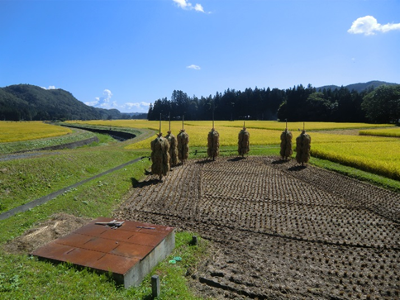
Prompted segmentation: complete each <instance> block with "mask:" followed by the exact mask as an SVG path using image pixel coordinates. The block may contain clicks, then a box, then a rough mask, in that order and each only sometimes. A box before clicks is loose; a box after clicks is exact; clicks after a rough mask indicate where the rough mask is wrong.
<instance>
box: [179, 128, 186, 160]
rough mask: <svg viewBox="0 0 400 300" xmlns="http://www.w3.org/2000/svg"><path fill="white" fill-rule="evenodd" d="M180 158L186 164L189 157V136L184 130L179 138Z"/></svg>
mask: <svg viewBox="0 0 400 300" xmlns="http://www.w3.org/2000/svg"><path fill="white" fill-rule="evenodd" d="M177 138H178V158H179V160H180V161H181V162H182V163H184V162H185V161H186V160H187V159H188V157H189V135H188V134H187V132H186V131H185V129H182V130H181V131H180V132H179V134H178V136H177Z"/></svg>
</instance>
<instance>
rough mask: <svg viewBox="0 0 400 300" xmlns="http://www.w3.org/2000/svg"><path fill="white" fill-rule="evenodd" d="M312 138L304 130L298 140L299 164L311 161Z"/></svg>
mask: <svg viewBox="0 0 400 300" xmlns="http://www.w3.org/2000/svg"><path fill="white" fill-rule="evenodd" d="M310 149H311V137H310V136H309V135H308V134H307V133H306V132H305V131H304V130H303V131H302V132H301V134H300V135H299V136H298V137H297V138H296V152H297V153H296V160H297V162H298V163H299V164H302V165H303V164H304V163H308V161H309V160H310Z"/></svg>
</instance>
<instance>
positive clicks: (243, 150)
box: [238, 127, 250, 157]
mask: <svg viewBox="0 0 400 300" xmlns="http://www.w3.org/2000/svg"><path fill="white" fill-rule="evenodd" d="M249 146H250V133H249V132H248V131H247V130H246V127H243V129H242V130H241V131H240V132H239V142H238V152H239V155H241V156H242V157H243V156H244V155H245V154H247V153H249V151H250V147H249Z"/></svg>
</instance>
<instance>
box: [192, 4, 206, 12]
mask: <svg viewBox="0 0 400 300" xmlns="http://www.w3.org/2000/svg"><path fill="white" fill-rule="evenodd" d="M194 10H195V11H201V12H204V9H203V6H201V4H198V3H197V4H196V5H195V6H194Z"/></svg>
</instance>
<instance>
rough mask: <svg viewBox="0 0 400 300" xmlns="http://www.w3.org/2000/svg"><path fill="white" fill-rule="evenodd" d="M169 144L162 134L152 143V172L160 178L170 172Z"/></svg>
mask: <svg viewBox="0 0 400 300" xmlns="http://www.w3.org/2000/svg"><path fill="white" fill-rule="evenodd" d="M168 150H169V143H168V141H167V139H166V138H163V137H162V135H161V133H160V134H159V135H158V136H157V138H156V139H155V140H154V141H152V142H151V161H152V162H153V164H152V165H151V172H152V173H153V174H154V175H158V176H160V180H161V179H162V177H163V175H164V176H165V175H167V173H168V171H169V168H170V166H169V153H168Z"/></svg>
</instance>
